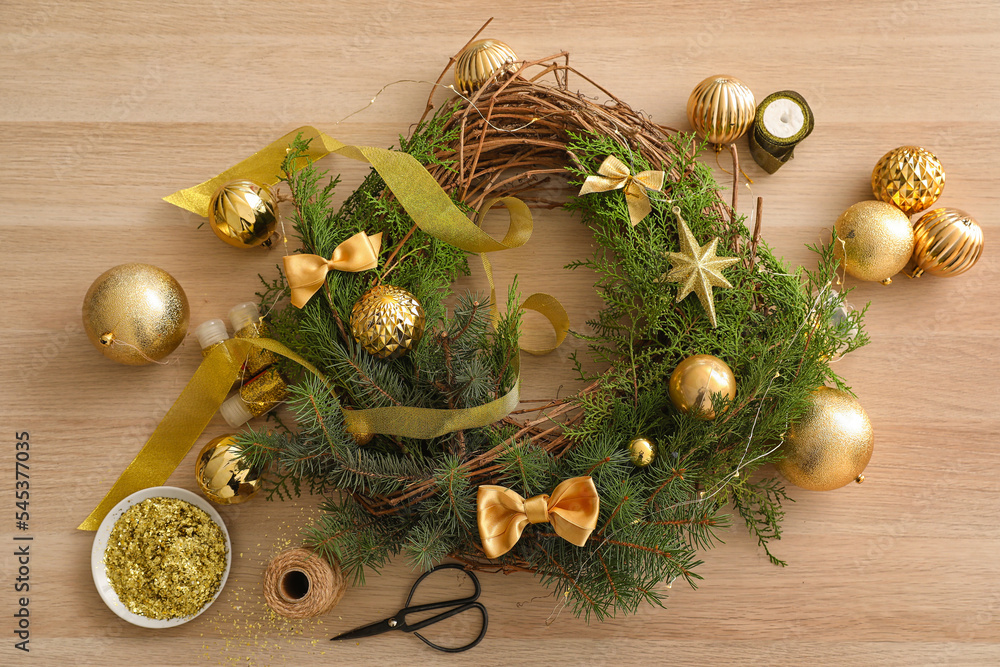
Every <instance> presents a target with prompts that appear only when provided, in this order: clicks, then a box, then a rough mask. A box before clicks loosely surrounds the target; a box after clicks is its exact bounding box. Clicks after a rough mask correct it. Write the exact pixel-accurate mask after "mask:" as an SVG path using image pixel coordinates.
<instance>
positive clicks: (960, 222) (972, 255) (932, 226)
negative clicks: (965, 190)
mask: <svg viewBox="0 0 1000 667" xmlns="http://www.w3.org/2000/svg"><path fill="white" fill-rule="evenodd" d="M913 234H914V237H915V239H916V242H915V243H914V245H913V260H912V264H913V267H914V268H913V269H912V270H911V271H910V276H911V277H912V278H919V277H920V276H921V275H923V273H924V272H927V273H930V274H931V275H935V276H941V277H942V278H945V277H950V276H957V275H959V274H961V273H965V272H966V271H968V270H969V269H971V268H972V267H973V266H974V265H975V263H976V262H978V261H979V257H980V255H982V254H983V230H982V229H981V228H980V227H979V224H978V223H977V222H976V221H975V220H973V219H972V216H971V215H969V214H968V213H966V212H965V211H960V210H958V209H957V208H936V209H934V210H933V211H928V212H927V213H924V214H923V215H922V216H920V219H919V220H917V222H916V224H915V225H913Z"/></svg>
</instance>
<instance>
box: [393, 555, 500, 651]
mask: <svg viewBox="0 0 1000 667" xmlns="http://www.w3.org/2000/svg"><path fill="white" fill-rule="evenodd" d="M444 569H455V570H461V571H462V572H463V573H465V574H466V575H467V576H468V577H469V578H470V579H472V584H473V585H474V586H475V591H474V592H473V593H472V595H470V596H469V597H466V598H461V599H456V600H445V601H442V602H429V603H427V604H418V605H413V606H412V607H411V606H410V602H411V601H412V600H413V594H414V593H415V592H416V591H417V587H419V586H420V582H422V581H423V580H424V579H426V578H427V577H428V576H430V575H431V574H434V573H435V572H437V571H438V570H444ZM481 592H482V589H481V588H480V586H479V579H478V578H477V577H476V575H475V574H474V573H472V572H469V571H468V570H466V569H465V568H464V567H462V566H461V565H459V564H458V563H443V564H441V565H438V566H437V567H434V568H432V569H430V570H428V571H427V572H424V573H423V574H422V575H420V578H419V579H417V580H416V581H415V582H414V583H413V587H412V588H410V594H409V595H408V596H407V598H406V605H405V606H404V607H403V608H402V609H400V610H399V612H397V613H396V617H395V620H396V622H397V626H396V628H395V629H397V630H402V631H403V632H412V633H413V635H414V636H415V637H417V638H418V639H420V641H422V642H423V643H425V644H427V645H428V646H430V647H431V648H434V649H437V650H438V651H444V652H445V653H460V652H462V651H467V650H469V649H470V648H472V647H474V646H476V645H477V644H479V642H481V641H482V640H483V637H485V636H486V628H487V626H488V625H489V616H488V615H487V613H486V607H484V606H483V605H482V604H481V603H479V602H477V601H476V600H478V599H479V594H480V593H481ZM433 609H446V611H443V612H441V613H440V614H435V615H434V616H431V617H430V618H425V619H424V620H422V621H418V622H416V623H413V624H409V623H407V622H406V616H407V615H408V614H417V613H420V612H424V611H431V610H433ZM469 609H476V610H478V611H479V613H480V615H481V616H482V619H483V627H482V629H481V630H480V631H479V636H478V637H476V638H475V639H474V640H472V642H470V643H468V644H466V645H465V646H459V647H458V648H449V647H447V646H440V645H438V644H435V643H434V642H432V641H430V640H429V639H427V638H426V637H424V636H423V635H421V634H420V633H419V632H416V631H417V630H420V629H421V628H425V627H427V626H428V625H433V624H434V623H437V622H438V621H443V620H445V619H446V618H451V617H452V616H455V615H456V614H461V613H462V612H464V611H468V610H469Z"/></svg>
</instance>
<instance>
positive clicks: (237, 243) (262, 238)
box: [208, 181, 278, 248]
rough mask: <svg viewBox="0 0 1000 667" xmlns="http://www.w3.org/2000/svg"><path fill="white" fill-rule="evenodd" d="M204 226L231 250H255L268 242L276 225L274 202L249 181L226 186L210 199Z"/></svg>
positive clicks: (269, 192)
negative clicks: (208, 227)
mask: <svg viewBox="0 0 1000 667" xmlns="http://www.w3.org/2000/svg"><path fill="white" fill-rule="evenodd" d="M208 224H209V225H210V226H211V227H212V231H213V232H215V235H216V236H218V237H219V238H220V239H222V240H223V241H225V242H226V243H228V244H229V245H231V246H234V247H236V248H253V247H255V246H259V245H260V244H262V243H265V242H268V239H269V238H270V237H271V234H273V233H274V228H275V227H276V226H277V225H278V202H277V199H276V198H275V196H274V192H273V191H272V190H271V188H269V187H267V186H266V185H258V184H257V183H254V182H253V181H233V182H232V183H227V184H226V185H223V186H222V187H221V188H219V190H218V192H216V193H215V194H214V195H213V196H212V201H211V203H210V204H209V207H208Z"/></svg>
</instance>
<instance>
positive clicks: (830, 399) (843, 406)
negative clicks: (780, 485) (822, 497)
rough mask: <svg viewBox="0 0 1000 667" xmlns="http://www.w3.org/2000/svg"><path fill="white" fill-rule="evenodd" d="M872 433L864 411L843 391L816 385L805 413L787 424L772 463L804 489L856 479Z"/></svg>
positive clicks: (823, 488) (834, 486) (865, 461)
mask: <svg viewBox="0 0 1000 667" xmlns="http://www.w3.org/2000/svg"><path fill="white" fill-rule="evenodd" d="M874 444H875V435H874V433H873V432H872V424H871V422H870V421H869V420H868V415H867V413H865V410H864V408H862V407H861V404H860V403H858V401H857V399H855V398H854V397H853V396H851V395H850V394H848V393H847V392H846V391H841V390H839V389H832V388H830V387H820V388H819V389H817V390H816V391H815V392H813V394H812V395H811V397H810V404H809V408H808V410H807V411H806V413H805V415H803V416H802V418H801V419H799V420H798V421H797V422H795V423H794V424H792V427H791V428H790V429H789V431H788V437H787V438H785V442H784V444H782V447H781V448H782V451H783V452H784V454H785V458H783V459H781V460H780V461H778V463H777V467H778V470H779V471H781V474H782V475H784V476H785V478H786V479H787V480H788V481H789V482H791V483H792V484H794V485H795V486H800V487H802V488H803V489H810V490H812V491H829V490H830V489H837V488H840V487H842V486H844V485H845V484H848V483H850V482H851V481H856V482H858V483H860V482H861V481H862V480H863V479H864V476H863V475H862V474H861V473H862V472H864V469H865V466H867V465H868V461H869V459H871V457H872V447H873V445H874Z"/></svg>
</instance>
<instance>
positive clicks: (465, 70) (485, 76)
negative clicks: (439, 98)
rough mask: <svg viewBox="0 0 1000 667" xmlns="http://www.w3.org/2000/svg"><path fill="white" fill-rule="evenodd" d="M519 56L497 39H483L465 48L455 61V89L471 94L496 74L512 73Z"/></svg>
mask: <svg viewBox="0 0 1000 667" xmlns="http://www.w3.org/2000/svg"><path fill="white" fill-rule="evenodd" d="M515 62H517V55H516V54H515V53H514V51H513V50H512V49H511V48H510V47H509V46H507V45H506V44H504V43H503V42H501V41H499V40H496V39H481V40H479V41H478V42H473V43H472V44H469V45H468V46H467V47H465V48H464V49H463V50H462V52H461V53H460V54H458V59H457V60H456V61H455V87H456V88H458V90H459V91H461V92H463V93H466V94H469V93H472V92H475V91H476V90H478V89H479V88H480V87H481V86H482V85H483V84H484V83H486V82H487V81H488V80H489V79H490V77H491V76H493V73H494V72H498V71H503V72H512V71H514V70H515V69H516V67H515V66H514V63H515Z"/></svg>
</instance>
